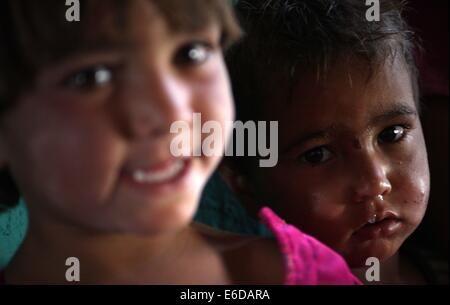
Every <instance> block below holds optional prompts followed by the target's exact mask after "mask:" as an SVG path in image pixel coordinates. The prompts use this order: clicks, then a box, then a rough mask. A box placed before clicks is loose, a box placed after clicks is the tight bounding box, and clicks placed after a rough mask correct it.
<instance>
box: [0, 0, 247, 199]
mask: <svg viewBox="0 0 450 305" xmlns="http://www.w3.org/2000/svg"><path fill="white" fill-rule="evenodd" d="M147 1H149V2H152V3H153V4H154V5H155V7H156V8H157V9H158V10H159V12H160V13H161V14H162V15H163V16H164V17H165V19H166V21H167V23H168V26H169V27H170V28H171V30H173V31H174V32H189V31H195V30H198V29H201V28H203V27H205V26H207V25H209V24H210V23H212V22H214V23H218V24H219V25H220V26H221V29H222V36H221V43H222V46H223V48H226V47H228V46H229V44H231V42H233V41H234V40H235V39H236V38H237V37H238V36H239V35H240V28H239V26H238V24H237V22H236V20H235V18H234V14H233V11H232V8H231V5H230V4H229V3H228V0H189V1H186V0H147ZM133 2H134V0H80V9H81V16H82V18H81V19H82V20H81V21H80V22H67V20H66V19H65V11H66V10H67V9H68V7H67V6H66V5H65V1H64V0H45V1H36V0H3V1H0V124H1V116H2V115H4V114H5V113H6V112H7V111H8V110H9V109H11V108H12V107H14V105H15V103H16V100H17V98H18V96H19V95H20V94H22V93H23V92H24V91H26V90H27V89H28V87H31V86H32V85H33V80H34V77H35V74H36V73H37V72H38V71H39V70H40V69H41V68H42V66H44V65H46V64H48V63H50V62H53V61H57V60H59V59H61V58H64V57H65V56H68V55H70V54H73V53H75V52H77V51H81V50H84V49H89V48H90V47H92V46H93V45H95V44H96V43H98V41H106V42H112V43H114V42H115V41H117V40H120V39H125V38H126V35H127V33H126V26H127V24H128V19H129V18H127V11H128V9H129V7H130V6H131V4H132V3H133ZM105 14H106V16H105ZM108 14H109V15H108ZM102 17H105V18H102ZM92 29H96V30H95V31H93V30H92ZM18 124H20V122H18ZM43 179H45V177H43ZM18 199H19V192H18V190H17V187H16V186H15V184H14V182H13V180H12V179H11V176H10V174H9V171H8V169H5V168H3V169H0V205H1V206H4V207H10V206H13V205H15V204H16V203H17V202H18ZM0 208H1V207H0Z"/></svg>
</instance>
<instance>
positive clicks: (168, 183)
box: [121, 159, 191, 193]
mask: <svg viewBox="0 0 450 305" xmlns="http://www.w3.org/2000/svg"><path fill="white" fill-rule="evenodd" d="M190 168H191V160H190V159H170V160H168V161H164V162H161V163H158V164H156V165H154V166H136V167H133V168H128V169H126V170H124V171H123V172H122V175H121V176H122V178H123V179H124V181H126V182H127V184H128V185H131V186H132V187H134V188H137V189H141V190H147V191H150V192H153V193H158V192H161V191H162V192H168V191H169V192H172V191H175V190H176V189H177V188H178V187H180V186H181V185H182V184H183V182H185V180H186V179H185V178H186V177H187V176H188V173H189V172H190Z"/></svg>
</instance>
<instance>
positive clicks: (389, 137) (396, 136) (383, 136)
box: [378, 125, 406, 143]
mask: <svg viewBox="0 0 450 305" xmlns="http://www.w3.org/2000/svg"><path fill="white" fill-rule="evenodd" d="M405 134H406V127H404V126H400V125H396V126H391V127H388V128H386V129H384V130H383V131H382V132H381V133H380V134H379V136H378V140H379V141H380V142H382V143H395V142H398V141H400V140H401V139H402V138H403V137H404V136H405Z"/></svg>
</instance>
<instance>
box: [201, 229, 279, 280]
mask: <svg viewBox="0 0 450 305" xmlns="http://www.w3.org/2000/svg"><path fill="white" fill-rule="evenodd" d="M196 229H197V230H198V232H199V233H200V234H201V235H202V236H203V238H204V239H205V240H206V241H207V242H208V243H209V244H210V245H211V246H212V247H213V248H214V249H216V250H217V251H218V252H219V253H220V255H221V257H222V259H223V262H224V264H225V265H226V268H227V270H228V271H229V273H230V277H231V278H232V279H233V281H234V282H236V283H238V284H282V283H283V282H284V273H285V267H284V259H283V255H282V254H281V252H280V248H279V246H278V243H277V241H276V240H275V239H272V238H265V237H260V236H252V235H240V234H235V233H231V232H225V231H220V230H216V229H213V228H211V227H208V226H205V225H201V224H196Z"/></svg>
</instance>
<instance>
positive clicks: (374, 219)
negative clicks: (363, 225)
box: [369, 215, 377, 224]
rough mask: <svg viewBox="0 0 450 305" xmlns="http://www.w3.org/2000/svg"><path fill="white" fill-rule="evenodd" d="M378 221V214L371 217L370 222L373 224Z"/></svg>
mask: <svg viewBox="0 0 450 305" xmlns="http://www.w3.org/2000/svg"><path fill="white" fill-rule="evenodd" d="M376 221H377V215H374V216H373V217H372V218H370V219H369V223H370V224H373V223H375V222H376Z"/></svg>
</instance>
